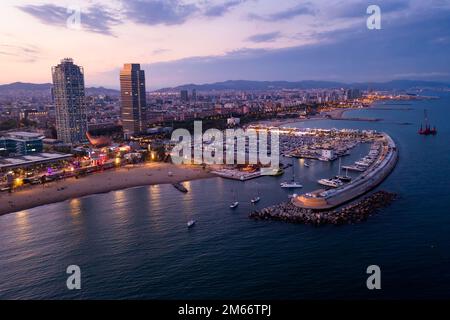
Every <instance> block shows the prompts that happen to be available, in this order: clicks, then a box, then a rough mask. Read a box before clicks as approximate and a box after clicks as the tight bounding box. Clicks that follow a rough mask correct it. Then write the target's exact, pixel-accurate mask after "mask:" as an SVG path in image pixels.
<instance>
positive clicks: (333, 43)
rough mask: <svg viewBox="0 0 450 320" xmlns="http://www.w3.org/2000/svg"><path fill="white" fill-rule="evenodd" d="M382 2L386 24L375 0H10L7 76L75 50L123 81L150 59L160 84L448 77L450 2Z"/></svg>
mask: <svg viewBox="0 0 450 320" xmlns="http://www.w3.org/2000/svg"><path fill="white" fill-rule="evenodd" d="M333 4H334V5H333ZM377 4H378V5H379V6H380V8H381V13H382V15H381V23H382V28H381V30H368V29H367V27H366V19H367V17H368V14H367V13H366V9H367V6H368V5H369V2H368V1H349V2H346V3H345V5H344V4H342V3H341V4H340V5H339V6H337V7H336V3H330V2H325V1H314V2H302V1H285V2H283V4H279V3H278V4H274V3H273V2H269V1H265V0H249V1H206V2H204V1H203V2H199V1H179V0H171V1H159V0H153V1H150V0H149V1H128V2H127V3H122V2H120V1H115V2H112V3H108V4H107V3H106V2H104V1H95V2H94V1H84V2H80V5H79V6H75V8H74V6H73V3H71V2H69V1H61V2H58V3H56V2H55V3H51V1H21V2H19V3H17V2H12V1H6V2H4V3H3V4H2V6H3V9H4V10H2V11H3V12H4V13H5V14H8V16H9V17H11V18H13V20H14V21H16V22H14V23H9V24H6V22H2V23H3V25H2V30H3V32H2V33H1V34H0V39H1V42H2V45H1V50H0V55H1V57H2V59H1V60H0V64H1V67H2V70H5V72H4V73H3V74H2V75H0V83H11V82H15V81H22V82H34V83H43V82H49V81H48V79H49V74H48V65H51V64H52V63H53V61H55V60H57V59H58V60H59V59H60V58H61V57H65V56H70V57H73V58H75V59H76V60H77V61H78V63H79V64H80V65H83V66H84V67H85V70H86V81H87V85H88V86H105V87H110V88H116V89H117V88H119V81H118V79H117V75H118V74H119V72H120V67H119V66H121V65H122V64H123V63H124V62H125V61H138V62H140V63H141V66H142V69H143V70H145V71H146V72H147V74H150V75H151V79H152V80H151V81H149V82H148V83H147V87H148V88H149V89H154V88H161V87H165V86H176V85H181V84H186V83H210V82H216V81H224V80H229V79H246V80H268V81H270V80H288V81H298V80H331V81H342V82H357V81H367V80H372V81H388V80H392V79H404V78H409V79H418V80H440V81H448V80H449V79H450V63H449V62H450V61H449V59H450V58H449V57H448V56H447V55H446V52H448V49H449V47H450V38H449V36H448V31H447V30H449V27H450V25H449V24H450V22H449V21H450V19H449V17H450V4H449V2H448V1H438V0H429V1H422V2H418V1H407V0H396V1H378V3H377ZM68 8H69V9H70V10H76V9H77V8H80V9H81V11H80V22H81V25H80V30H77V29H76V28H69V27H68V26H67V19H69V17H70V16H71V12H75V11H70V10H69V13H68V11H67V9H68ZM154 10H158V15H154V14H153V15H152V12H153V11H154ZM17 24H21V25H26V26H27V28H18V27H17ZM30 29H32V30H33V33H30V32H29V30H30ZM138 35H139V41H137V40H138V39H137V37H138ZM66 39H70V41H65V40H66ZM61 43H64V44H65V45H64V46H62V45H61ZM86 48H90V50H85V49H86ZM93 52H95V54H93ZM106 53H107V55H108V59H104V56H105V54H106ZM382 66H383V67H382ZM12 70H14V72H12Z"/></svg>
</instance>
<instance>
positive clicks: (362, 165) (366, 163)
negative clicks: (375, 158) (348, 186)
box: [355, 160, 370, 167]
mask: <svg viewBox="0 0 450 320" xmlns="http://www.w3.org/2000/svg"><path fill="white" fill-rule="evenodd" d="M355 164H356V165H357V166H359V167H368V166H370V163H369V162H368V161H364V160H362V161H356V162H355Z"/></svg>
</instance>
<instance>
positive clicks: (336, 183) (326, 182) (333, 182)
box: [317, 179, 343, 188]
mask: <svg viewBox="0 0 450 320" xmlns="http://www.w3.org/2000/svg"><path fill="white" fill-rule="evenodd" d="M317 182H318V183H319V184H321V185H323V186H327V187H332V188H338V187H340V186H342V185H343V183H342V181H340V180H338V179H320V180H318V181H317Z"/></svg>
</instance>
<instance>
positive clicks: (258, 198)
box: [251, 197, 261, 203]
mask: <svg viewBox="0 0 450 320" xmlns="http://www.w3.org/2000/svg"><path fill="white" fill-rule="evenodd" d="M259 200H261V198H260V197H256V198H253V199H252V200H251V202H252V203H258V202H259Z"/></svg>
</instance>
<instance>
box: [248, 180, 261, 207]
mask: <svg viewBox="0 0 450 320" xmlns="http://www.w3.org/2000/svg"><path fill="white" fill-rule="evenodd" d="M260 200H261V197H260V196H259V187H258V183H256V197H254V198H253V199H252V200H250V202H251V203H253V204H255V203H258V202H259V201H260Z"/></svg>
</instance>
